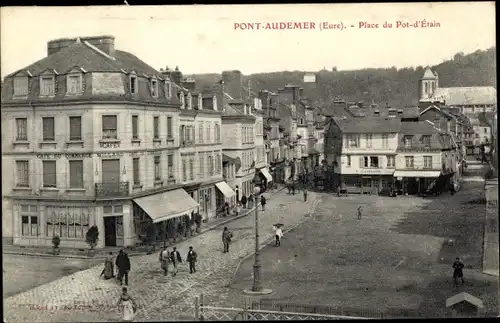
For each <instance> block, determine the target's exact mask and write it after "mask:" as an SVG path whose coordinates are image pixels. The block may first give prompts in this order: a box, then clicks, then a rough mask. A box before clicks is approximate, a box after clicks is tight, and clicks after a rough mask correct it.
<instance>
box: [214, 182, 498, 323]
mask: <svg viewBox="0 0 500 323" xmlns="http://www.w3.org/2000/svg"><path fill="white" fill-rule="evenodd" d="M482 192H484V190H483V189H482V186H481V184H476V183H467V184H466V186H465V187H464V189H463V190H462V191H460V192H458V193H457V194H455V195H454V196H449V195H448V194H445V195H442V196H439V197H436V198H432V199H421V198H415V197H405V196H402V197H397V198H392V197H379V196H367V195H364V196H359V195H358V196H348V197H341V198H337V197H331V196H328V197H323V199H322V200H323V203H322V204H321V205H320V207H319V209H318V210H317V212H316V213H315V214H314V216H313V218H312V219H310V220H309V221H307V222H305V223H304V224H302V225H300V226H299V227H298V228H297V229H296V230H293V232H290V233H288V234H286V235H285V237H284V240H283V243H282V246H281V247H279V248H276V247H274V246H268V247H266V248H265V249H264V251H263V253H262V258H263V259H262V269H263V277H264V278H263V279H264V286H265V287H266V288H271V289H272V290H274V291H275V293H274V294H272V295H270V296H268V297H267V296H266V298H269V299H271V300H275V301H276V302H285V303H287V302H289V303H298V304H312V305H330V306H333V307H337V308H339V309H340V308H343V309H350V310H351V311H352V312H354V314H357V315H363V314H366V313H368V312H370V311H371V312H372V313H378V312H385V313H386V314H387V315H389V316H390V315H412V316H414V315H419V316H446V315H447V314H446V312H445V311H443V310H444V302H445V300H446V298H448V297H450V296H453V295H454V294H455V293H458V291H459V290H462V289H453V288H452V278H451V275H452V269H451V264H452V262H453V260H454V258H455V257H457V256H458V257H460V258H461V259H463V261H464V263H465V265H466V270H465V277H466V278H465V279H466V281H467V284H466V286H465V288H463V290H465V291H467V292H469V293H470V294H472V295H475V296H477V297H479V298H481V299H482V300H483V301H484V302H485V304H487V305H486V306H487V307H488V309H489V310H492V311H493V312H494V311H495V309H496V308H497V307H498V278H494V277H491V276H486V275H482V274H481V264H482V237H483V234H482V233H483V224H484V205H481V204H467V203H466V202H468V201H471V200H474V199H478V198H480V197H481V196H482V194H483V193H482ZM358 205H362V206H363V217H362V219H361V220H357V219H356V208H357V206H358ZM450 239H452V240H453V241H454V243H453V245H451V246H450V245H448V241H449V240H450ZM252 265H253V259H252V258H250V259H248V260H247V261H245V262H244V263H243V264H242V266H241V268H240V270H239V272H238V274H237V275H236V277H235V281H234V283H233V284H232V286H231V287H232V288H231V290H232V291H231V296H230V297H229V299H232V300H235V303H234V305H235V306H236V304H238V302H240V304H241V296H239V295H240V294H241V293H240V292H239V291H240V290H241V289H243V288H245V287H247V286H250V285H251V282H252ZM220 305H222V304H220ZM405 313H406V314H405ZM448 315H449V314H448Z"/></svg>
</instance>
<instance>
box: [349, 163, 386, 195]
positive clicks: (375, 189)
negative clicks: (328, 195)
mask: <svg viewBox="0 0 500 323" xmlns="http://www.w3.org/2000/svg"><path fill="white" fill-rule="evenodd" d="M393 174H394V169H387V168H373V169H371V168H362V169H358V170H356V171H355V172H353V173H351V174H341V177H340V182H341V184H340V186H341V188H342V189H345V190H346V191H347V192H348V193H358V194H379V193H380V192H381V191H382V190H384V189H388V188H390V187H392V185H393V182H394V176H393Z"/></svg>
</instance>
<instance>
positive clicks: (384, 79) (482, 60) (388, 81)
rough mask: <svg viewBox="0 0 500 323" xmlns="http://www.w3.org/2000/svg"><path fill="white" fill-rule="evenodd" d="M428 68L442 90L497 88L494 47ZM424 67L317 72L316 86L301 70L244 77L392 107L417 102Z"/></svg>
mask: <svg viewBox="0 0 500 323" xmlns="http://www.w3.org/2000/svg"><path fill="white" fill-rule="evenodd" d="M431 68H432V69H433V70H435V71H437V72H438V74H439V84H440V85H441V86H442V87H454V86H487V85H489V86H494V87H495V88H496V48H495V47H492V48H490V49H488V50H485V51H483V50H478V51H476V52H474V53H471V54H467V55H464V54H462V53H458V54H456V55H455V56H454V58H453V60H448V61H444V62H443V63H441V64H439V65H435V66H431ZM423 72H424V67H422V66H419V67H417V68H416V69H414V68H402V69H399V70H398V69H396V68H394V67H393V68H387V69H381V68H379V69H362V70H355V71H336V70H335V69H333V71H325V70H323V71H319V72H317V77H316V84H311V83H304V82H303V76H304V72H302V71H293V72H275V73H260V74H251V75H247V76H244V82H245V85H246V84H248V81H251V88H252V90H253V91H255V92H257V91H259V90H264V89H265V90H269V91H276V90H277V89H278V88H280V87H283V86H284V85H285V84H296V85H300V86H302V87H304V94H305V95H306V96H308V97H310V98H311V99H313V100H314V101H315V102H317V103H318V104H320V105H324V104H328V103H329V102H331V101H332V100H333V98H335V97H340V98H343V99H345V100H348V101H360V100H363V101H364V102H367V103H371V102H372V100H373V101H374V102H376V103H379V104H385V102H387V103H389V104H390V105H391V106H394V107H403V106H406V105H415V104H417V102H418V80H419V79H420V77H421V76H422V75H423ZM193 77H194V78H195V79H196V83H197V88H198V87H200V88H203V87H205V86H207V85H210V84H214V83H215V82H217V81H218V80H220V79H221V75H220V74H198V75H193Z"/></svg>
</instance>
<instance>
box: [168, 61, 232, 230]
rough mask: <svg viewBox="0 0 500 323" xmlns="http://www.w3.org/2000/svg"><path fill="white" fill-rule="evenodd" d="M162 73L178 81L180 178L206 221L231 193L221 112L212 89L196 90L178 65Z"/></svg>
mask: <svg viewBox="0 0 500 323" xmlns="http://www.w3.org/2000/svg"><path fill="white" fill-rule="evenodd" d="M163 74H166V75H168V76H169V77H171V78H172V79H173V80H175V81H176V82H178V83H175V84H176V88H177V90H178V91H179V93H180V96H181V97H183V99H181V100H180V101H181V109H180V114H179V138H180V139H179V142H180V147H179V154H180V162H179V165H178V167H179V174H180V181H181V183H183V184H184V189H185V190H186V192H187V193H188V194H189V195H190V196H191V197H192V198H193V199H194V200H195V201H197V202H198V203H199V213H200V215H201V216H202V217H203V219H204V220H206V221H208V220H210V219H213V218H215V217H216V216H217V212H218V211H219V212H220V210H221V208H222V207H223V206H224V203H225V202H226V200H227V199H231V198H232V197H233V196H234V195H235V193H234V191H232V190H231V189H229V187H228V185H227V183H226V182H225V181H224V179H223V171H222V159H223V156H222V120H221V115H222V112H221V111H220V110H221V109H220V108H219V106H218V100H217V95H216V91H214V90H210V89H204V90H202V91H196V81H195V80H194V79H192V78H183V76H182V73H181V72H180V71H179V69H178V68H176V70H175V71H170V70H169V69H168V68H167V69H166V70H165V71H164V72H163ZM179 74H180V75H179ZM174 75H175V76H174Z"/></svg>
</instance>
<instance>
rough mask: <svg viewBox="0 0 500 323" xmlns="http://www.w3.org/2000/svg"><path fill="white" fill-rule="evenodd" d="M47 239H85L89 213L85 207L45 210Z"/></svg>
mask: <svg viewBox="0 0 500 323" xmlns="http://www.w3.org/2000/svg"><path fill="white" fill-rule="evenodd" d="M45 219H46V231H45V235H46V236H47V237H53V236H55V235H58V236H60V237H61V238H78V239H82V238H83V237H85V234H86V233H87V230H88V229H89V213H88V208H86V207H58V206H47V207H46V208H45Z"/></svg>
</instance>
